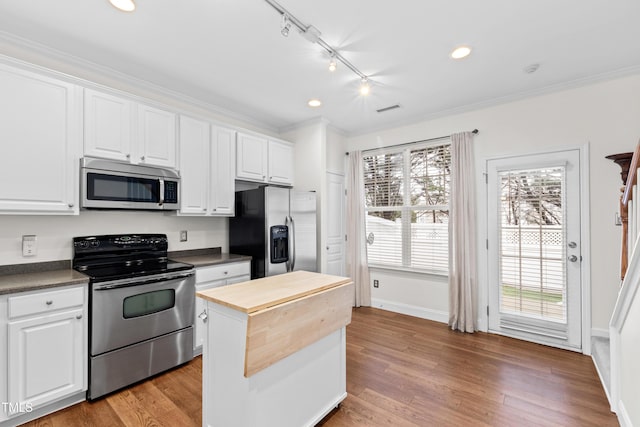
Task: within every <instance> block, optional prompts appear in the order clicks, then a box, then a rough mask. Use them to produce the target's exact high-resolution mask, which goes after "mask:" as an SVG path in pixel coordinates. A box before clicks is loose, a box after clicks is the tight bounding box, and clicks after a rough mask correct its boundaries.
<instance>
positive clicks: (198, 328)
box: [193, 279, 227, 352]
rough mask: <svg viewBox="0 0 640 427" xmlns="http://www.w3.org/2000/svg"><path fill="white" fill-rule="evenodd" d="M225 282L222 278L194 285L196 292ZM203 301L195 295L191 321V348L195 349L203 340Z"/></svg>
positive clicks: (204, 320)
mask: <svg viewBox="0 0 640 427" xmlns="http://www.w3.org/2000/svg"><path fill="white" fill-rule="evenodd" d="M226 284H227V281H226V280H224V279H222V280H214V281H212V282H207V283H203V284H198V285H196V292H200V291H204V290H206V289H211V288H217V287H219V286H224V285H226ZM205 307H206V304H205V301H204V300H203V299H202V298H198V297H196V305H195V319H194V321H193V350H194V352H196V350H197V349H198V348H199V347H201V346H202V342H203V340H204V329H205V328H204V323H205V322H208V319H207V318H206V317H205V315H203V313H204V314H206V312H205Z"/></svg>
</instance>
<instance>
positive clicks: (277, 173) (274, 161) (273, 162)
mask: <svg viewBox="0 0 640 427" xmlns="http://www.w3.org/2000/svg"><path fill="white" fill-rule="evenodd" d="M269 182H271V183H274V184H284V185H293V144H291V143H289V142H284V141H275V140H269Z"/></svg>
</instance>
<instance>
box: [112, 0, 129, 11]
mask: <svg viewBox="0 0 640 427" xmlns="http://www.w3.org/2000/svg"><path fill="white" fill-rule="evenodd" d="M109 3H111V5H112V6H113V7H115V8H116V9H118V10H121V11H123V12H133V11H134V10H135V9H136V4H135V3H134V2H133V0H109Z"/></svg>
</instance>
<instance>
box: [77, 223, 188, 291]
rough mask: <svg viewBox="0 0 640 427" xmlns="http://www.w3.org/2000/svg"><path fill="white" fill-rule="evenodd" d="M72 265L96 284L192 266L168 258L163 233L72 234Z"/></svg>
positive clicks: (181, 269) (165, 237)
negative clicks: (83, 235) (80, 235)
mask: <svg viewBox="0 0 640 427" xmlns="http://www.w3.org/2000/svg"><path fill="white" fill-rule="evenodd" d="M73 268H74V269H76V270H78V271H81V272H82V273H84V274H86V275H88V276H89V277H91V282H92V283H96V282H104V281H108V280H120V279H128V278H134V277H141V276H149V275H154V274H165V273H173V272H178V271H184V270H190V269H192V268H193V266H192V265H191V264H186V263H183V262H178V261H173V260H170V259H167V236H166V235H164V234H118V235H102V236H86V237H74V238H73Z"/></svg>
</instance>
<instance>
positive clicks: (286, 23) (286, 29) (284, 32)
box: [280, 15, 291, 37]
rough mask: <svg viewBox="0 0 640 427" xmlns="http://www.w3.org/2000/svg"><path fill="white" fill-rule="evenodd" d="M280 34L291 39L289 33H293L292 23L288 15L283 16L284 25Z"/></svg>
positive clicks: (281, 26)
mask: <svg viewBox="0 0 640 427" xmlns="http://www.w3.org/2000/svg"><path fill="white" fill-rule="evenodd" d="M280 28H281V30H280V34H282V35H283V36H285V37H289V31H291V21H289V17H288V16H287V15H282V24H281V25H280Z"/></svg>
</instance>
